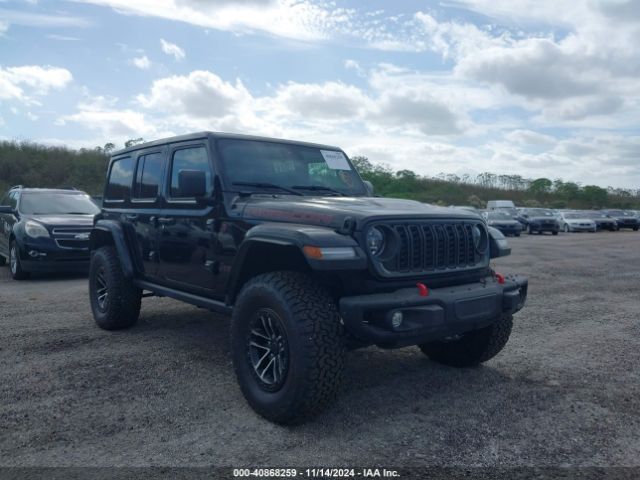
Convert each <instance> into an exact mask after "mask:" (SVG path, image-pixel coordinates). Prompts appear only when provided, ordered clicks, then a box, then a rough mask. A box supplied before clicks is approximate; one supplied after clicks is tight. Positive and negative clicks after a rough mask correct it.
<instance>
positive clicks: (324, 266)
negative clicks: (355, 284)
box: [226, 222, 367, 304]
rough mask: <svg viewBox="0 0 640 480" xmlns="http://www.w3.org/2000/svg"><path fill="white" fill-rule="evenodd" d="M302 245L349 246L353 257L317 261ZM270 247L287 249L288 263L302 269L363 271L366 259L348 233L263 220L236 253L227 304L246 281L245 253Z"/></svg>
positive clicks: (282, 250) (285, 250) (248, 234)
mask: <svg viewBox="0 0 640 480" xmlns="http://www.w3.org/2000/svg"><path fill="white" fill-rule="evenodd" d="M305 245H312V246H318V247H352V248H354V249H355V251H356V257H355V258H354V259H351V260H317V259H311V258H307V257H306V256H305V255H304V253H303V250H302V249H303V247H304V246H305ZM265 246H266V247H267V248H268V247H272V248H275V249H278V250H280V251H281V252H287V261H288V263H295V264H296V265H297V266H299V267H300V268H301V269H303V270H308V271H322V270H325V271H327V270H329V271H334V270H363V269H366V267H367V259H366V255H365V254H364V252H363V251H362V250H361V249H360V247H359V246H358V243H357V242H356V241H355V239H353V238H352V237H350V236H347V235H343V234H340V233H337V232H336V231H335V230H332V229H331V228H327V227H316V226H309V225H301V224H291V223H286V224H283V223H272V222H268V223H263V224H260V225H257V226H255V227H253V228H251V229H250V230H249V231H248V232H247V233H246V235H245V238H244V240H243V242H242V243H241V244H240V247H239V248H238V251H237V253H236V256H235V259H234V262H233V265H232V268H231V273H230V276H229V281H228V282H227V289H226V290H227V303H230V304H231V303H233V301H234V300H235V297H236V295H237V293H238V292H239V290H240V289H241V288H242V285H243V284H244V281H246V271H247V268H246V266H247V262H251V261H252V260H251V259H248V258H247V257H248V255H249V254H250V253H251V252H252V251H255V249H256V248H260V247H265Z"/></svg>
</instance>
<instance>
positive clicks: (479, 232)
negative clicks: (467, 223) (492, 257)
mask: <svg viewBox="0 0 640 480" xmlns="http://www.w3.org/2000/svg"><path fill="white" fill-rule="evenodd" d="M471 234H472V236H473V246H474V247H475V249H476V252H478V253H484V252H486V250H487V246H488V244H489V242H488V239H487V231H486V229H485V228H484V227H483V226H480V225H474V226H473V228H472V229H471Z"/></svg>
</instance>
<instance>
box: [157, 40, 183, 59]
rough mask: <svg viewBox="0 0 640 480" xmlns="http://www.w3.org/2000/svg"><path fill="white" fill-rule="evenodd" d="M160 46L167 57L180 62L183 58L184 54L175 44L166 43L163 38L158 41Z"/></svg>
mask: <svg viewBox="0 0 640 480" xmlns="http://www.w3.org/2000/svg"><path fill="white" fill-rule="evenodd" d="M160 46H161V47H162V51H163V52H164V53H166V54H167V55H171V56H172V57H173V58H175V59H176V60H178V61H179V60H182V59H184V57H185V52H184V50H183V49H182V48H180V47H179V46H178V45H176V44H175V43H171V42H167V41H166V40H165V39H164V38H161V39H160Z"/></svg>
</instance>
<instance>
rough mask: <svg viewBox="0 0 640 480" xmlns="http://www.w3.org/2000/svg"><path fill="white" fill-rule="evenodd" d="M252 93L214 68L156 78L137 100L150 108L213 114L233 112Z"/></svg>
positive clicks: (209, 115)
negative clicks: (214, 71)
mask: <svg viewBox="0 0 640 480" xmlns="http://www.w3.org/2000/svg"><path fill="white" fill-rule="evenodd" d="M249 96H250V95H249V92H248V91H247V90H246V89H245V88H244V86H243V85H242V83H241V82H239V81H238V82H236V84H235V85H233V84H231V83H228V82H225V81H223V80H222V79H221V78H220V77H218V76H217V75H216V74H214V73H212V72H208V71H202V70H196V71H194V72H191V73H190V74H189V75H187V76H177V75H176V76H172V77H167V78H163V79H160V80H155V81H154V82H153V84H152V86H151V91H150V93H149V94H148V95H139V96H138V97H137V100H138V102H139V103H140V104H141V105H142V106H143V107H145V108H148V109H154V110H160V111H163V112H172V113H174V114H177V115H181V114H183V115H189V116H192V117H200V118H211V117H222V116H224V115H227V114H229V113H231V112H232V111H233V109H234V107H235V105H236V104H238V103H240V102H242V101H243V100H244V99H246V98H248V97H249Z"/></svg>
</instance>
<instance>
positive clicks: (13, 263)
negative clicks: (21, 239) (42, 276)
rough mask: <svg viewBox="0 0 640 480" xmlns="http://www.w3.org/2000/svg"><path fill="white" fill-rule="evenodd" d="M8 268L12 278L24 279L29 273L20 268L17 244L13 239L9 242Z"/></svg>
mask: <svg viewBox="0 0 640 480" xmlns="http://www.w3.org/2000/svg"><path fill="white" fill-rule="evenodd" d="M9 270H11V278H13V279H14V280H25V279H27V278H29V276H30V273H29V272H27V271H26V270H24V269H23V268H22V262H21V261H20V253H19V251H18V245H16V242H15V241H13V240H12V241H11V242H10V243H9Z"/></svg>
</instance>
